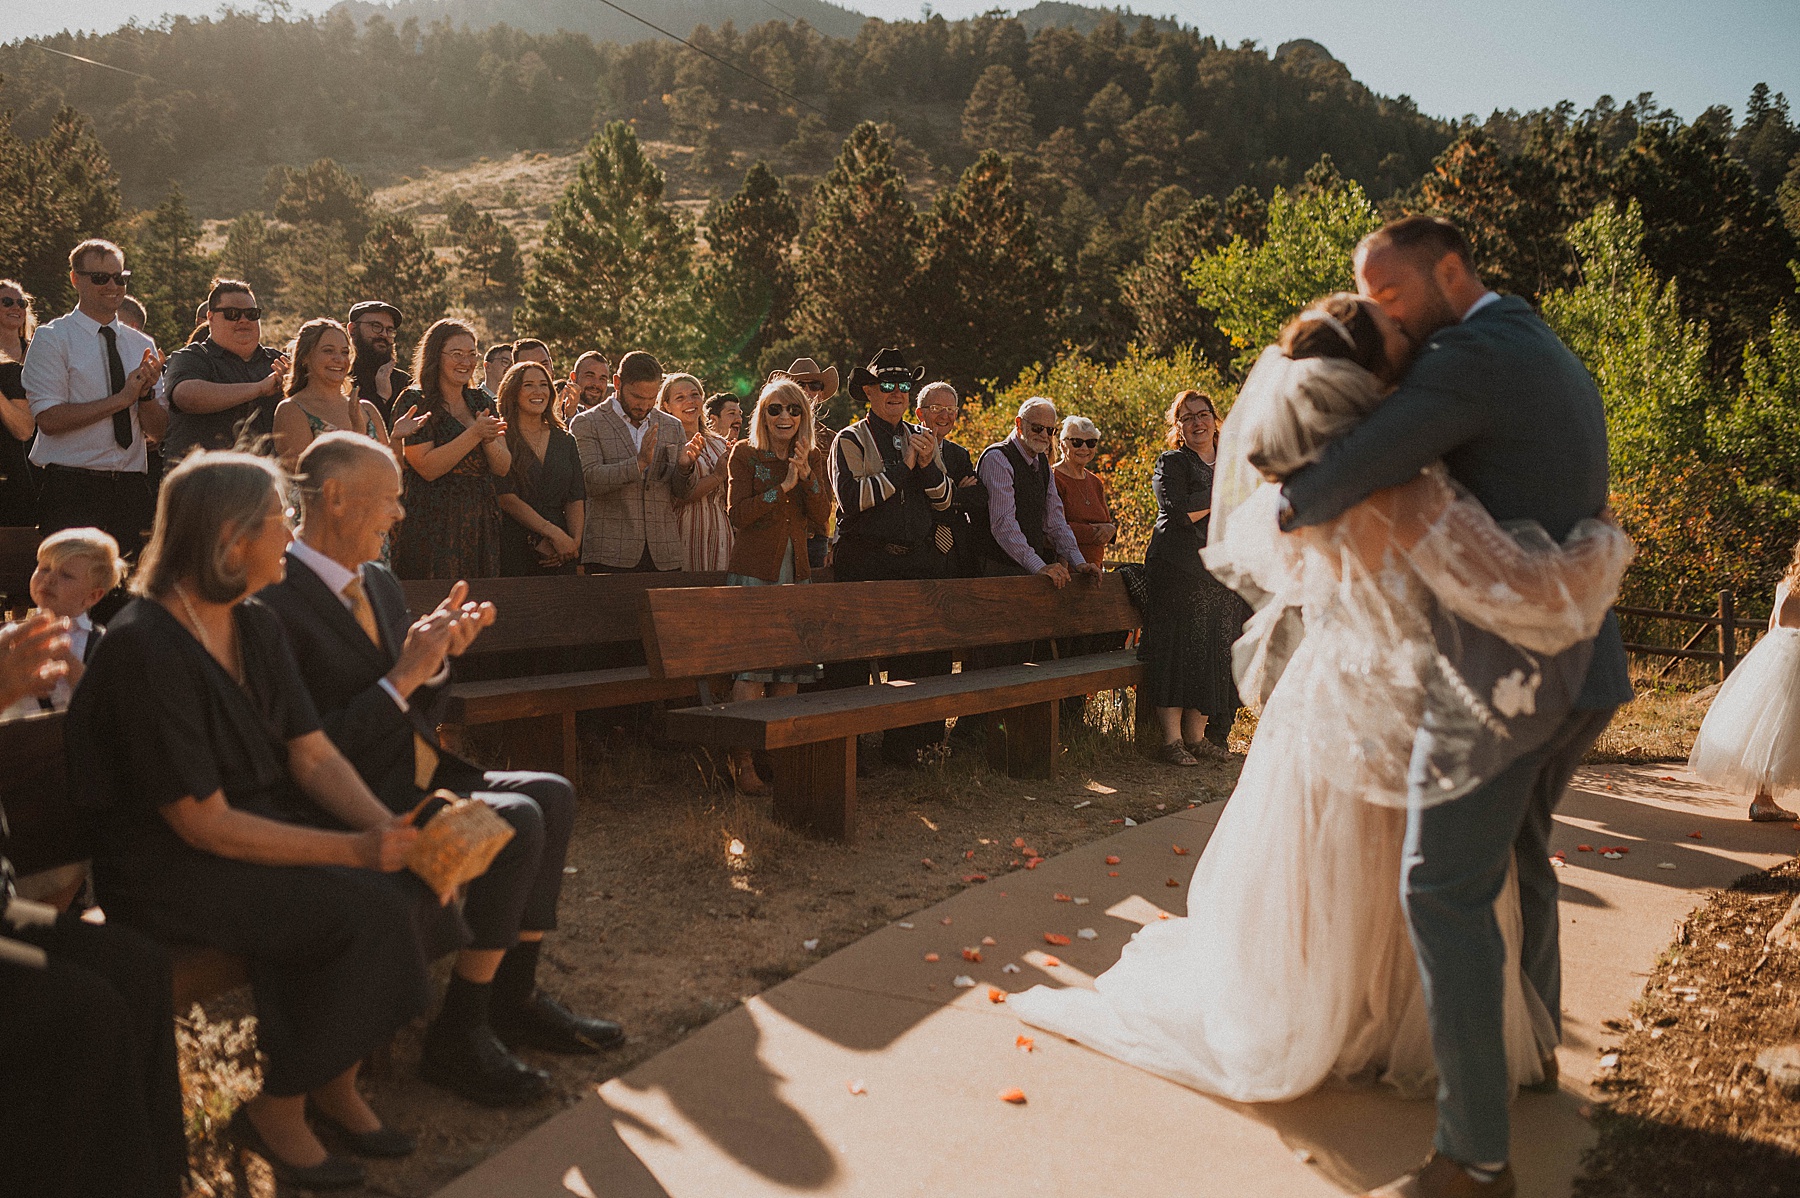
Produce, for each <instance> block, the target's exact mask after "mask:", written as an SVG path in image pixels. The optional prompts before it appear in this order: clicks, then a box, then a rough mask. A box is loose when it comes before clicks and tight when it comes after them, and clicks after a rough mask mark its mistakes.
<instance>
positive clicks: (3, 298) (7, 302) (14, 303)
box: [0, 295, 31, 308]
mask: <svg viewBox="0 0 1800 1198" xmlns="http://www.w3.org/2000/svg"><path fill="white" fill-rule="evenodd" d="M30 306H31V305H30V304H27V303H26V302H25V301H24V300H22V299H14V298H13V297H12V296H10V295H0V308H29V307H30Z"/></svg>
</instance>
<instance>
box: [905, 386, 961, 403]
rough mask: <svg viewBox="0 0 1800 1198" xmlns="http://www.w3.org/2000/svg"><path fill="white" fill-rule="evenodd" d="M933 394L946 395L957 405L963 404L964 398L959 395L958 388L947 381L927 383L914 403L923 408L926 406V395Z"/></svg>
mask: <svg viewBox="0 0 1800 1198" xmlns="http://www.w3.org/2000/svg"><path fill="white" fill-rule="evenodd" d="M932 395H943V396H946V397H948V398H949V400H950V402H951V403H952V404H954V405H956V406H957V407H961V406H962V400H961V398H959V397H958V396H957V394H956V388H955V387H952V386H951V385H950V384H949V383H945V382H937V383H926V384H925V387H924V389H923V390H921V391H920V392H919V394H918V398H917V399H916V400H914V403H916V404H917V405H918V406H919V407H921V408H922V407H924V406H925V400H926V397H928V396H932Z"/></svg>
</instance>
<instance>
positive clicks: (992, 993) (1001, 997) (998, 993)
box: [988, 986, 1006, 1002]
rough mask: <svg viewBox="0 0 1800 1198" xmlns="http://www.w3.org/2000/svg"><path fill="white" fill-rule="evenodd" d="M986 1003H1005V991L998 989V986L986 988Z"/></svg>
mask: <svg viewBox="0 0 1800 1198" xmlns="http://www.w3.org/2000/svg"><path fill="white" fill-rule="evenodd" d="M988 1001H989V1002H1005V1001H1006V991H1004V990H1002V989H1000V988H999V987H998V986H989V987H988Z"/></svg>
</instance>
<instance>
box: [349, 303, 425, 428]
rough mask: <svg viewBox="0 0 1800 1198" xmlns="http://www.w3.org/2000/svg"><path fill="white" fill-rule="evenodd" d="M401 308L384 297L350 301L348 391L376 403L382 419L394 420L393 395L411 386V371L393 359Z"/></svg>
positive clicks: (390, 424)
mask: <svg viewBox="0 0 1800 1198" xmlns="http://www.w3.org/2000/svg"><path fill="white" fill-rule="evenodd" d="M400 319H401V318H400V309H398V308H396V307H394V305H392V304H390V303H387V302H386V301H385V300H361V301H359V302H357V303H354V304H351V305H350V319H349V320H348V321H347V322H346V323H347V324H348V325H349V327H350V349H351V352H352V353H353V354H354V355H355V356H354V357H353V358H352V359H351V361H350V393H351V394H352V395H354V396H356V398H358V399H366V400H368V401H369V402H370V403H372V404H374V405H375V410H376V411H378V412H380V413H381V418H382V420H384V421H386V422H387V423H388V425H389V426H392V425H393V423H394V396H396V395H399V394H400V393H401V392H402V391H405V390H406V389H407V388H408V387H410V386H412V381H413V380H412V375H410V374H408V373H406V371H404V370H402V369H400V364H399V363H398V362H396V361H395V360H394V346H395V345H396V344H398V341H399V337H400Z"/></svg>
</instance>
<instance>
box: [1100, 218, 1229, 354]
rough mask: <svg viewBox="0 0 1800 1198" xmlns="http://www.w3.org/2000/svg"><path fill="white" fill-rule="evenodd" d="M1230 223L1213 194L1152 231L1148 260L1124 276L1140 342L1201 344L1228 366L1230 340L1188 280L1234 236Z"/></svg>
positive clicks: (1152, 347) (1167, 349)
mask: <svg viewBox="0 0 1800 1198" xmlns="http://www.w3.org/2000/svg"><path fill="white" fill-rule="evenodd" d="M1227 226H1228V222H1227V221H1226V219H1225V218H1224V216H1223V215H1222V214H1221V212H1220V210H1219V204H1218V201H1217V200H1215V199H1213V198H1212V197H1211V196H1207V197H1205V198H1204V199H1201V200H1197V201H1195V202H1193V203H1191V204H1189V205H1188V206H1187V208H1186V209H1185V210H1183V211H1182V212H1181V213H1180V215H1178V216H1176V217H1174V218H1173V219H1172V220H1167V221H1164V222H1163V223H1162V224H1161V225H1159V226H1158V227H1157V229H1156V231H1155V232H1154V233H1152V234H1151V235H1150V244H1149V246H1148V247H1147V248H1146V249H1145V250H1144V260H1143V261H1142V262H1139V263H1138V264H1137V265H1136V266H1133V267H1130V268H1129V269H1127V270H1126V271H1125V273H1124V275H1123V276H1122V277H1121V278H1120V280H1119V293H1120V299H1121V300H1122V301H1123V302H1124V304H1125V307H1126V308H1127V309H1129V310H1130V312H1131V314H1132V316H1133V317H1134V318H1135V319H1136V321H1137V341H1138V344H1139V345H1141V346H1143V347H1144V349H1146V350H1148V351H1149V352H1151V353H1153V354H1158V355H1168V354H1173V353H1175V352H1176V351H1177V350H1179V349H1181V348H1182V347H1184V346H1185V347H1188V348H1198V349H1199V350H1200V351H1201V352H1203V353H1204V354H1205V355H1206V356H1207V358H1208V359H1210V360H1211V361H1212V362H1213V363H1215V364H1216V365H1218V366H1220V367H1223V366H1225V365H1227V364H1229V362H1230V361H1231V343H1230V341H1229V340H1227V338H1226V337H1225V336H1224V335H1223V334H1222V333H1220V332H1219V330H1218V326H1216V325H1215V324H1214V323H1213V314H1212V313H1211V312H1210V311H1209V310H1208V309H1206V308H1203V307H1201V306H1200V303H1199V300H1198V299H1197V298H1196V297H1195V295H1194V292H1193V289H1192V288H1190V287H1189V286H1188V285H1187V279H1186V275H1187V272H1188V268H1189V267H1190V266H1192V265H1193V263H1194V259H1196V258H1198V257H1199V256H1200V255H1201V254H1204V253H1206V252H1208V251H1209V250H1215V249H1218V248H1219V247H1220V246H1222V245H1224V244H1226V243H1227V242H1229V241H1230V240H1231V233H1229V232H1228V231H1227Z"/></svg>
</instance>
